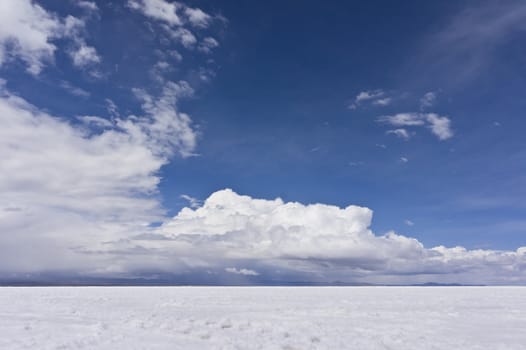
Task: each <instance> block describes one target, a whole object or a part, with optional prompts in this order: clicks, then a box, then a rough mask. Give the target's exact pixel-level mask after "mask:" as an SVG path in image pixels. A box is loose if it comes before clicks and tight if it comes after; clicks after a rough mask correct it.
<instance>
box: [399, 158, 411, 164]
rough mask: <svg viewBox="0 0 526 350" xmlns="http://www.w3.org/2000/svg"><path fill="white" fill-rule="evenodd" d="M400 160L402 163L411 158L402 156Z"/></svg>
mask: <svg viewBox="0 0 526 350" xmlns="http://www.w3.org/2000/svg"><path fill="white" fill-rule="evenodd" d="M400 161H401V162H402V163H407V162H409V159H407V158H406V157H400Z"/></svg>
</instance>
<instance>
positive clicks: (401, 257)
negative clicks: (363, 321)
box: [149, 190, 526, 283]
mask: <svg viewBox="0 0 526 350" xmlns="http://www.w3.org/2000/svg"><path fill="white" fill-rule="evenodd" d="M371 219H372V211H371V210H370V209H368V208H363V207H358V206H352V205H351V206H348V207H346V208H339V207H336V206H331V205H324V204H310V205H303V204H300V203H296V202H290V203H285V202H283V201H282V200H281V199H279V198H278V199H274V200H262V199H253V198H251V197H249V196H241V195H238V194H236V193H235V192H233V191H231V190H222V191H218V192H215V193H213V194H212V195H211V196H210V197H209V198H208V199H207V200H206V201H205V202H204V204H203V205H202V206H201V207H199V208H197V209H191V208H184V209H183V210H181V211H180V212H179V214H177V216H175V217H174V218H173V219H172V220H170V221H167V222H166V223H165V224H163V225H162V226H161V227H160V228H159V229H158V230H157V233H158V234H159V235H162V236H164V237H165V240H159V239H157V240H152V241H150V242H149V247H150V248H151V249H154V248H155V249H163V248H164V249H167V251H171V252H172V254H174V255H176V256H177V257H178V259H183V258H184V261H185V263H186V264H187V265H188V266H193V267H197V268H199V267H206V269H213V268H214V267H221V266H223V267H222V268H223V269H225V268H229V267H230V266H236V265H237V266H239V264H243V266H247V269H248V268H250V269H254V270H255V271H258V272H259V274H260V275H264V274H265V273H266V271H275V270H276V269H279V270H281V271H288V273H291V274H296V276H304V274H307V275H310V276H311V277H312V278H314V277H313V276H323V277H324V278H327V279H328V280H331V279H333V278H338V279H340V280H345V279H348V280H356V279H361V280H368V279H370V280H379V279H380V280H381V276H384V277H385V276H390V277H389V278H390V279H391V278H392V279H394V280H398V281H405V282H409V281H414V280H418V278H421V277H422V276H424V277H425V276H428V277H430V278H432V279H433V280H435V281H440V280H451V279H453V280H454V279H456V280H457V281H462V282H464V283H490V282H491V283H503V282H506V281H517V280H521V281H525V280H526V247H523V248H519V249H518V250H516V251H494V250H467V249H465V248H462V247H454V248H445V247H443V246H438V247H434V248H426V247H424V246H423V245H422V243H420V242H419V241H418V240H416V239H414V238H410V237H406V236H402V235H399V234H396V233H394V232H389V233H387V234H385V235H382V236H377V235H375V234H374V233H373V232H372V231H371V230H370V229H369V226H370V224H371ZM194 264H195V265H194ZM270 273H271V274H272V273H274V272H270ZM379 276H380V277H379ZM392 279H391V280H392Z"/></svg>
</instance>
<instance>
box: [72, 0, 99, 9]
mask: <svg viewBox="0 0 526 350" xmlns="http://www.w3.org/2000/svg"><path fill="white" fill-rule="evenodd" d="M77 6H79V7H81V8H83V9H84V10H87V11H92V12H97V11H98V10H99V8H98V6H97V4H96V3H94V2H93V1H86V0H80V1H77Z"/></svg>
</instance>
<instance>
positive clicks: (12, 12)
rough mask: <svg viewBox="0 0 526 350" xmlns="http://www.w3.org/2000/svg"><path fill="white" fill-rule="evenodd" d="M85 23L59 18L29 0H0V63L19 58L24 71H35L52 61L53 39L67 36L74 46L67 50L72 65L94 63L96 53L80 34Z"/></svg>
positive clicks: (71, 18)
mask: <svg viewBox="0 0 526 350" xmlns="http://www.w3.org/2000/svg"><path fill="white" fill-rule="evenodd" d="M84 26H85V23H84V22H83V21H82V20H80V19H78V18H76V17H73V16H67V17H66V18H64V19H62V18H59V17H57V16H56V15H55V14H52V13H50V12H48V11H46V10H45V9H44V8H42V7H41V6H39V5H38V4H35V3H33V2H31V1H30V0H3V1H2V2H1V4H0V66H1V65H2V64H4V63H5V62H7V61H9V60H13V59H15V58H19V59H21V60H22V61H24V62H25V63H26V64H27V71H28V72H30V73H31V74H33V75H37V74H39V73H40V72H41V71H42V69H43V68H44V66H45V65H46V64H49V63H52V62H53V61H54V54H55V51H56V50H57V46H55V44H53V41H54V40H57V39H61V38H62V39H64V38H66V39H70V40H72V41H73V43H74V48H73V49H72V50H70V51H69V53H70V55H71V56H72V58H73V63H74V64H75V65H76V66H80V67H83V66H85V65H87V64H91V63H97V62H99V61H100V57H99V56H98V55H97V53H96V50H95V48H93V47H91V46H88V45H87V44H86V42H85V40H84V38H83V31H84Z"/></svg>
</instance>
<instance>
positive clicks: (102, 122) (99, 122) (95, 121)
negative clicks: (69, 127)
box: [77, 115, 113, 128]
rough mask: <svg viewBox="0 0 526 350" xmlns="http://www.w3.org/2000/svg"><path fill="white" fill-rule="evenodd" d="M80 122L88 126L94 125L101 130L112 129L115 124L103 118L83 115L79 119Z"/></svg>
mask: <svg viewBox="0 0 526 350" xmlns="http://www.w3.org/2000/svg"><path fill="white" fill-rule="evenodd" d="M77 119H78V120H80V121H81V122H83V123H84V124H87V125H93V126H96V127H100V128H111V127H113V123H112V122H111V121H109V120H108V119H104V118H101V117H97V116H93V115H83V116H79V117H77Z"/></svg>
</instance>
